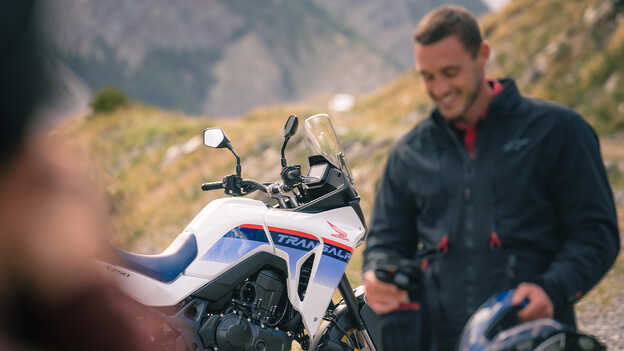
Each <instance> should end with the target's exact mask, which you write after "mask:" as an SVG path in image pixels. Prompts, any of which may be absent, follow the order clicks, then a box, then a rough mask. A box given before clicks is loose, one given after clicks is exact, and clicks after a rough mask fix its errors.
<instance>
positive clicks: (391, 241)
mask: <svg viewBox="0 0 624 351" xmlns="http://www.w3.org/2000/svg"><path fill="white" fill-rule="evenodd" d="M400 154H401V151H400V146H399V147H395V149H394V150H393V151H392V153H391V154H390V156H389V158H388V161H387V163H386V167H385V169H384V172H383V175H382V178H381V180H380V182H379V185H378V189H377V194H376V196H375V204H374V207H373V215H372V218H371V222H370V227H369V232H368V236H367V238H366V250H365V251H364V260H363V269H362V271H363V272H366V271H368V270H371V269H374V268H375V266H376V264H377V263H378V262H383V261H387V260H390V259H391V260H396V259H397V258H408V257H413V255H414V253H415V252H416V249H417V247H418V237H417V236H416V235H415V232H416V224H415V223H416V221H415V219H416V216H417V209H416V205H415V203H414V199H413V198H412V197H411V196H410V193H409V190H408V189H409V188H410V187H409V186H408V185H409V184H408V181H409V176H408V174H409V168H408V167H407V166H406V164H405V162H404V160H402V157H401V156H400Z"/></svg>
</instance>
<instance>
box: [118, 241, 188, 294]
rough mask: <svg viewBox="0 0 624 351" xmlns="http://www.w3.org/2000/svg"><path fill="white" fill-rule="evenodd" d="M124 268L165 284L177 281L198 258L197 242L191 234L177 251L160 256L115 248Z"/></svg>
mask: <svg viewBox="0 0 624 351" xmlns="http://www.w3.org/2000/svg"><path fill="white" fill-rule="evenodd" d="M114 251H115V255H116V256H117V258H118V261H119V264H120V266H122V267H125V268H128V269H131V270H133V271H135V272H137V273H140V274H143V275H146V276H148V277H151V278H154V279H156V280H159V281H161V282H164V283H169V282H171V281H173V280H175V279H176V278H177V277H178V275H180V273H182V272H183V271H184V270H185V269H186V267H188V265H189V264H191V262H193V260H194V259H195V257H197V240H196V239H195V235H193V234H191V235H189V236H188V238H186V240H185V241H184V242H183V243H182V244H181V245H180V246H179V247H178V248H177V249H176V250H175V251H170V252H168V251H169V250H167V251H165V252H166V253H162V254H159V255H140V254H135V253H131V252H127V251H124V250H122V249H119V248H114Z"/></svg>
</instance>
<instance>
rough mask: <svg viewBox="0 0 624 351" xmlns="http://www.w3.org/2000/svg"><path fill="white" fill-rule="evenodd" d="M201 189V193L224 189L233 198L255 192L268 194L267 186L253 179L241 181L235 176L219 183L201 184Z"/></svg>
mask: <svg viewBox="0 0 624 351" xmlns="http://www.w3.org/2000/svg"><path fill="white" fill-rule="evenodd" d="M269 184H270V183H269ZM201 189H202V190H203V191H210V190H218V189H225V190H226V193H228V194H231V195H235V196H236V195H237V196H241V195H246V194H249V193H252V192H254V191H256V190H260V191H262V192H265V193H267V194H268V193H269V192H270V191H269V188H268V186H266V185H264V184H262V183H260V182H257V181H255V180H253V179H242V178H240V177H238V176H236V175H230V176H227V177H225V178H223V180H222V181H220V182H210V183H203V184H202V185H201Z"/></svg>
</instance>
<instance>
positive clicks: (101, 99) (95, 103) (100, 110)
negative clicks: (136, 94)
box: [89, 88, 128, 115]
mask: <svg viewBox="0 0 624 351" xmlns="http://www.w3.org/2000/svg"><path fill="white" fill-rule="evenodd" d="M127 105H128V97H127V96H126V94H124V93H123V92H122V91H121V90H118V89H115V88H104V89H102V90H100V91H98V92H97V93H96V94H95V95H93V97H92V98H91V101H90V102H89V106H90V107H91V110H93V114H94V115H95V114H106V113H111V112H114V111H115V110H117V109H119V108H121V107H125V106H127Z"/></svg>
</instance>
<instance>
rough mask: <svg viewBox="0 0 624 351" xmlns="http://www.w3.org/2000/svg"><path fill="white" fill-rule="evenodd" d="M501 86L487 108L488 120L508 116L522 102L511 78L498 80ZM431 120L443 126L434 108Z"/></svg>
mask: <svg viewBox="0 0 624 351" xmlns="http://www.w3.org/2000/svg"><path fill="white" fill-rule="evenodd" d="M498 81H499V82H500V83H501V84H502V85H503V90H502V91H501V92H500V93H498V94H497V95H496V96H494V98H493V99H492V101H491V102H490V105H489V106H488V119H497V118H499V117H500V116H503V115H508V114H510V113H511V112H512V111H513V110H514V109H515V108H516V106H518V104H519V103H520V101H521V100H522V96H521V95H520V92H519V91H518V87H517V86H516V83H515V82H514V80H513V79H511V78H503V79H498ZM431 118H433V120H434V121H435V122H436V123H437V124H438V125H444V124H445V123H444V117H443V116H442V114H441V113H440V111H439V110H438V108H437V107H436V108H435V109H434V110H433V111H432V112H431Z"/></svg>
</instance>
